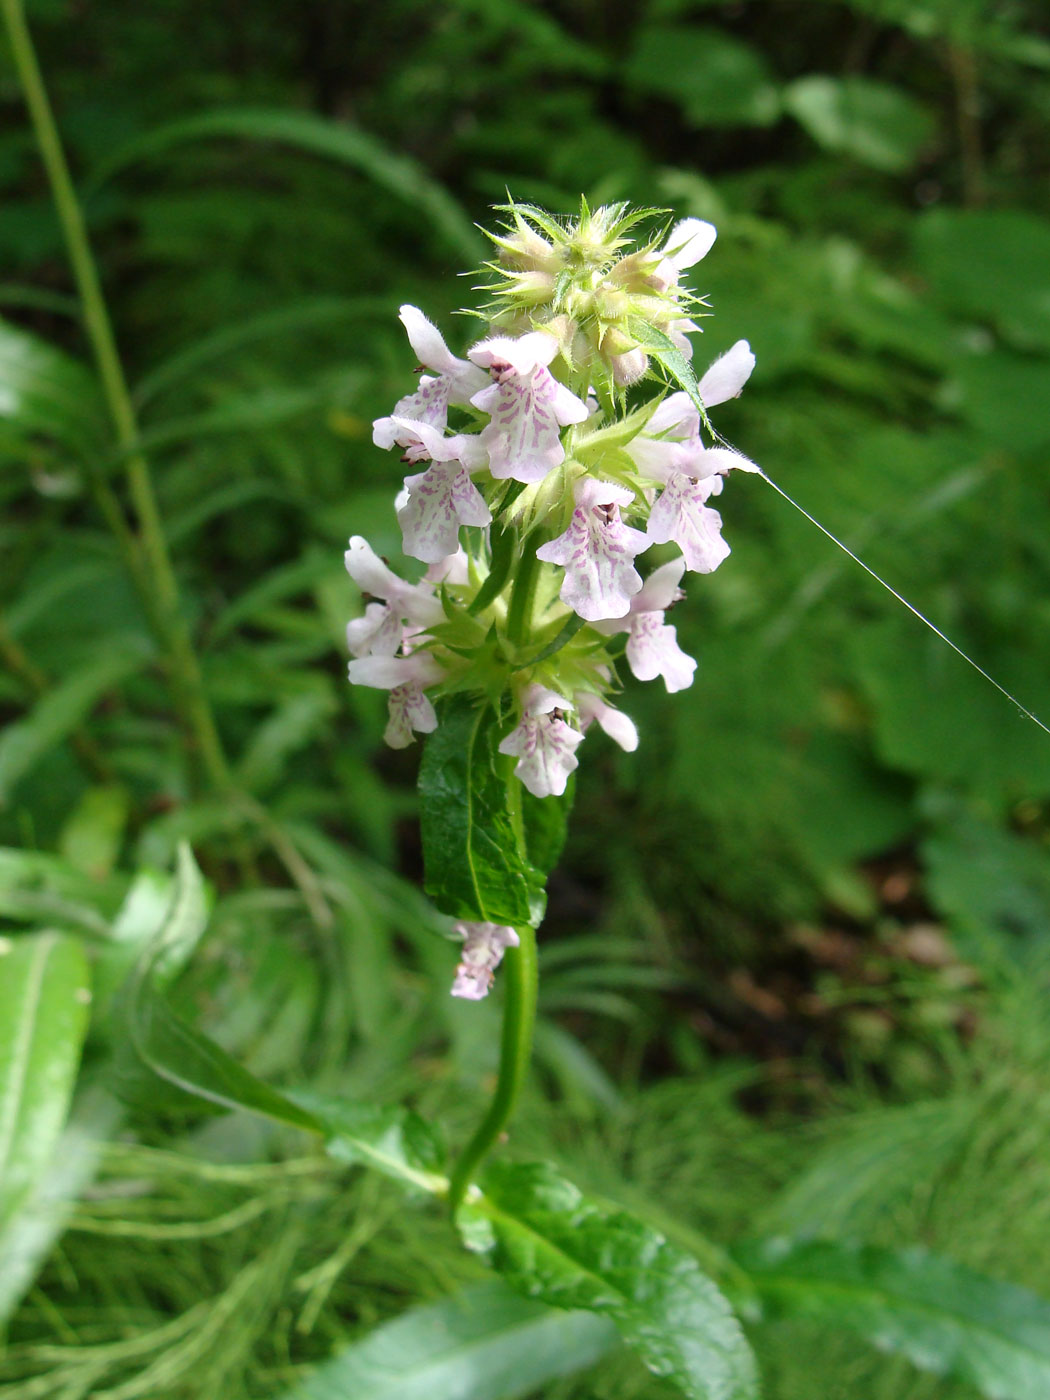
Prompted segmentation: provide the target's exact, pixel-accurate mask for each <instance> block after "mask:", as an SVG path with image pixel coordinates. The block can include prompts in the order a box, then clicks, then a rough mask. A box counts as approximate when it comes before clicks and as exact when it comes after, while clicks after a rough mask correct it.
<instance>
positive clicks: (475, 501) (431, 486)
mask: <svg viewBox="0 0 1050 1400" xmlns="http://www.w3.org/2000/svg"><path fill="white" fill-rule="evenodd" d="M394 421H395V422H400V421H402V420H399V419H395V420H394ZM403 421H405V422H408V420H407V419H406V420H403ZM413 431H414V434H415V436H416V439H417V444H418V445H417V448H416V455H415V457H414V458H413V460H416V461H421V460H423V458H424V457H427V458H430V459H431V463H432V464H431V466H429V467H428V468H427V470H426V471H425V472H420V473H418V475H416V476H409V477H406V478H405V491H406V492H407V497H406V498H405V499H404V500H400V501H399V504H398V509H397V518H398V523H399V524H400V526H401V531H402V534H403V536H404V544H405V553H406V554H410V555H411V556H412V557H413V558H414V559H422V560H424V561H425V562H426V563H428V564H439V563H440V562H441V561H442V560H443V559H446V558H448V556H449V555H450V554H455V552H456V550H457V549H458V547H459V527H460V526H461V525H488V524H489V523H490V522H491V520H492V512H491V511H490V510H489V508H488V506H487V505H486V504H485V498H484V497H483V496H482V494H481V492H480V491H479V490H478V488H477V487H476V486H475V485H474V483H473V482H472V481H471V479H470V473H471V471H472V470H474V471H476V470H477V469H478V467H480V466H483V465H484V462H485V455H484V450H483V449H482V448H481V447H480V446H479V444H478V439H477V437H476V436H474V435H472V434H470V433H461V434H459V435H457V436H456V437H445V436H444V434H443V433H440V432H438V430H437V429H436V428H431V427H428V426H427V425H426V424H423V423H416V424H414V425H413ZM411 452H412V449H410V455H411Z"/></svg>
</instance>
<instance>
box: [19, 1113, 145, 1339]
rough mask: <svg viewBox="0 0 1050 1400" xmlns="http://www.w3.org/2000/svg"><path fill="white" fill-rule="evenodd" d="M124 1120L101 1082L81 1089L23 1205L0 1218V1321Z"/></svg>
mask: <svg viewBox="0 0 1050 1400" xmlns="http://www.w3.org/2000/svg"><path fill="white" fill-rule="evenodd" d="M119 1122H120V1106H119V1104H118V1103H117V1102H116V1100H115V1099H113V1098H112V1097H111V1096H110V1095H109V1094H107V1093H106V1092H105V1091H103V1090H102V1089H100V1088H99V1087H98V1086H97V1085H95V1086H92V1087H91V1088H89V1089H88V1090H87V1092H85V1093H83V1094H79V1093H78V1095H77V1102H76V1103H75V1104H74V1107H73V1112H72V1114H71V1115H70V1120H69V1123H68V1124H67V1125H66V1128H65V1131H64V1132H63V1133H62V1135H61V1136H60V1137H59V1138H58V1140H57V1142H55V1143H54V1147H53V1151H51V1153H50V1154H49V1160H48V1162H47V1163H46V1164H44V1165H42V1166H40V1167H39V1168H38V1169H37V1171H36V1172H35V1173H34V1176H33V1180H32V1182H31V1184H30V1186H29V1189H28V1190H27V1191H26V1193H25V1195H24V1196H23V1198H22V1200H21V1202H20V1204H19V1208H18V1210H17V1211H16V1212H15V1213H14V1215H12V1216H10V1217H9V1219H8V1220H7V1221H6V1222H2V1223H0V1323H2V1322H3V1320H4V1319H5V1318H6V1317H8V1316H10V1314H11V1313H12V1311H13V1310H14V1309H15V1308H16V1307H17V1305H18V1304H19V1302H20V1301H21V1299H22V1298H23V1297H24V1296H25V1293H26V1291H27V1290H28V1289H29V1287H30V1286H31V1284H32V1282H33V1279H34V1278H35V1277H36V1274H37V1271H38V1270H39V1268H40V1266H41V1264H42V1263H43V1261H44V1259H45V1258H46V1257H47V1254H48V1252H49V1251H50V1249H51V1247H52V1245H53V1244H54V1242H55V1240H56V1239H57V1238H58V1237H59V1235H60V1234H61V1233H62V1231H63V1230H64V1229H65V1225H66V1221H67V1220H68V1218H69V1216H70V1214H71V1213H72V1211H73V1208H74V1205H75V1203H76V1199H77V1196H78V1195H79V1194H80V1192H81V1191H82V1190H83V1189H84V1187H85V1186H86V1185H87V1183H88V1182H89V1181H90V1180H91V1179H92V1177H93V1176H94V1175H95V1171H96V1169H97V1167H98V1162H99V1158H100V1157H101V1155H102V1149H103V1147H104V1145H105V1142H106V1139H107V1138H108V1137H109V1136H110V1135H111V1134H112V1133H113V1132H114V1130H115V1129H116V1127H117V1124H118V1123H119Z"/></svg>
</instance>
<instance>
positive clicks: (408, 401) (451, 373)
mask: <svg viewBox="0 0 1050 1400" xmlns="http://www.w3.org/2000/svg"><path fill="white" fill-rule="evenodd" d="M399 315H400V317H401V322H402V324H403V325H404V327H405V330H406V331H407V332H408V339H409V343H410V344H411V346H412V349H413V350H414V351H415V353H416V355H417V357H418V359H419V362H420V365H421V366H422V367H423V368H424V369H432V370H436V371H437V376H436V378H433V377H431V376H429V375H423V377H422V379H420V381H419V388H418V389H417V390H416V392H415V393H414V394H407V395H406V396H405V397H404V398H403V399H399V400H398V402H397V404H396V405H395V407H394V412H393V413H392V414H391V415H390V417H388V418H377V419H376V420H375V422H374V423H373V424H372V441H373V442H374V443H375V445H376V446H377V447H393V446H394V444H395V443H397V444H398V445H399V446H401V447H407V446H409V443H410V441H411V439H410V438H408V436H407V434H406V430H405V428H404V427H403V426H400V425H399V424H397V423H396V422H395V421H394V420H395V419H396V418H401V419H405V418H410V419H413V420H418V421H420V422H423V423H427V424H429V425H430V426H431V427H434V428H438V429H441V430H443V429H444V427H445V424H446V423H447V422H448V406H449V404H450V403H454V404H467V403H469V402H470V396H471V394H475V393H477V391H478V390H479V389H481V388H483V387H484V384H485V375H484V374H483V373H482V372H481V371H480V370H479V369H478V368H477V366H476V365H472V364H471V363H470V362H469V361H468V360H460V359H457V358H456V356H455V355H453V353H452V351H451V350H450V349H449V348H448V346H447V345H446V344H445V339H444V336H442V334H441V332H440V331H439V330H438V328H437V326H435V325H434V324H433V323H432V322H431V321H428V320H427V318H426V317H425V316H424V315H423V313H422V311H420V309H419V307H418V306H407V305H406V306H402V308H401V310H400V312H399Z"/></svg>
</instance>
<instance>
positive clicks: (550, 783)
mask: <svg viewBox="0 0 1050 1400" xmlns="http://www.w3.org/2000/svg"><path fill="white" fill-rule="evenodd" d="M571 708H572V702H571V701H569V700H566V699H565V698H564V697H563V696H561V695H556V694H555V693H554V691H553V690H547V689H546V688H545V687H544V686H542V685H530V686H529V688H528V690H526V692H525V694H524V696H523V704H522V715H521V719H520V721H519V722H518V724H517V726H516V727H515V728H514V729H513V730H512V731H511V732H510V733H509V734H508V735H507V737H506V738H505V739H504V740H503V741H502V742H501V744H500V746H499V751H500V753H505V754H511V755H513V756H514V757H515V758H517V760H518V762H517V764H516V765H515V768H514V773H515V776H516V777H518V778H520V779H521V781H522V782H523V783H524V784H525V786H526V787H527V788H528V790H529V792H531V793H532V795H533V797H551V796H553V797H560V796H561V794H562V793H563V792H564V791H565V785H566V783H567V782H568V781H569V774H570V773H571V772H572V771H573V769H575V768H576V767H577V766H578V765H579V759H578V758H577V757H576V755H575V753H574V752H573V750H574V749H575V748H576V746H577V744H581V743H582V742H583V735H582V734H581V733H580V732H579V730H576V729H573V728H571V727H570V726H569V725H568V724H566V723H565V720H564V719H563V718H562V712H563V711H566V710H570V709H571Z"/></svg>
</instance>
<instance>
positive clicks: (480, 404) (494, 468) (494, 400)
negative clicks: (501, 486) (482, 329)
mask: <svg viewBox="0 0 1050 1400" xmlns="http://www.w3.org/2000/svg"><path fill="white" fill-rule="evenodd" d="M557 350H558V343H557V341H556V340H555V339H554V337H553V336H550V335H547V334H546V333H545V332H543V331H529V332H528V333H527V334H525V335H522V336H518V337H516V338H514V337H510V336H494V337H492V338H491V339H489V340H483V341H481V342H480V343H479V344H477V345H475V346H474V348H473V349H472V350H469V351H468V352H467V353H468V355H469V356H470V358H471V359H472V360H473V361H474V362H475V364H477V365H480V366H484V368H485V369H487V370H488V371H489V374H490V375H491V377H492V380H493V382H492V383H491V384H490V385H489V386H488V387H487V388H485V389H482V390H481V391H480V392H479V393H476V394H474V395H472V397H471V400H470V402H471V403H472V404H473V405H474V407H475V408H480V409H481V411H482V412H483V413H487V414H488V415H489V422H488V423H487V424H486V425H485V427H484V428H483V429H482V430H481V443H482V446H483V447H484V448H485V450H486V451H487V452H488V457H489V471H490V472H491V473H492V475H493V476H494V477H495V478H496V479H497V480H498V481H503V480H507V479H508V478H512V479H513V480H515V481H522V482H526V483H528V482H534V481H540V480H542V478H543V477H545V476H546V475H547V473H548V472H549V471H550V470H551V469H552V468H553V467H557V466H560V464H561V463H562V462H563V461H564V460H565V449H564V447H563V446H562V444H561V429H562V428H563V427H564V426H566V425H567V424H569V423H582V422H583V421H584V419H585V418H586V417H587V413H588V410H587V405H586V404H585V403H583V402H582V401H581V400H580V399H578V398H577V397H576V395H575V394H574V393H572V392H571V391H570V390H569V389H567V388H566V387H565V385H564V384H559V382H558V381H557V380H556V379H555V378H554V376H553V375H552V374H551V372H550V370H548V369H547V366H548V365H549V364H550V362H551V360H552V359H553V358H554V356H555V354H556V353H557Z"/></svg>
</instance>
